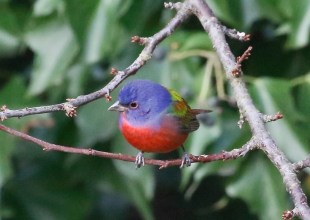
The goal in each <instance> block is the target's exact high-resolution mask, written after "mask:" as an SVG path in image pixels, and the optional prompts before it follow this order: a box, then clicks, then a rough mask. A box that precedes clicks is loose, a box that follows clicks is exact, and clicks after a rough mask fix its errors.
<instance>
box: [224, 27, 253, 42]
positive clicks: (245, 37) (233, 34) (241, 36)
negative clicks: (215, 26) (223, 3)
mask: <svg viewBox="0 0 310 220" xmlns="http://www.w3.org/2000/svg"><path fill="white" fill-rule="evenodd" d="M221 28H222V30H223V32H224V33H225V34H226V35H227V36H228V37H230V38H232V39H237V40H240V41H249V40H250V39H251V35H250V34H246V33H244V32H239V31H237V30H236V29H230V28H227V27H226V26H224V25H221Z"/></svg>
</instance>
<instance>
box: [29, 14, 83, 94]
mask: <svg viewBox="0 0 310 220" xmlns="http://www.w3.org/2000/svg"><path fill="white" fill-rule="evenodd" d="M34 23H35V24H34V25H33V26H34V27H30V28H29V30H28V31H27V33H26V35H25V39H26V42H27V44H28V45H29V46H30V47H31V49H32V50H33V51H34V52H35V53H36V59H35V64H34V68H33V73H32V75H31V83H30V87H29V94H30V95H37V94H39V93H42V92H43V91H45V90H46V89H47V88H48V87H50V86H52V85H57V84H60V83H61V82H62V80H63V79H64V73H65V71H66V70H67V68H68V66H69V65H70V63H71V62H72V60H73V58H74V57H75V55H76V54H77V52H78V45H77V43H76V41H75V38H74V35H73V33H72V31H71V29H70V27H69V26H68V23H67V22H66V20H65V19H63V18H57V19H48V20H44V21H43V22H36V21H34Z"/></svg>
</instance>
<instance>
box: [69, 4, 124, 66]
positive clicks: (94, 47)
mask: <svg viewBox="0 0 310 220" xmlns="http://www.w3.org/2000/svg"><path fill="white" fill-rule="evenodd" d="M123 5H126V4H123V1H120V0H116V1H105V0H90V1H87V2H85V1H83V0H69V1H67V12H68V15H69V20H70V23H71V26H72V28H73V30H74V32H75V34H76V36H77V39H78V40H79V43H80V45H81V48H82V54H83V55H82V56H83V58H84V60H85V61H86V62H87V63H90V64H92V63H96V62H98V61H100V60H101V59H102V58H111V57H112V56H113V55H115V54H116V53H117V52H118V50H119V48H121V47H122V46H123V44H124V43H125V42H128V39H127V40H126V39H125V36H124V31H123V29H122V27H121V26H120V25H119V22H118V17H119V13H120V11H122V7H123Z"/></svg>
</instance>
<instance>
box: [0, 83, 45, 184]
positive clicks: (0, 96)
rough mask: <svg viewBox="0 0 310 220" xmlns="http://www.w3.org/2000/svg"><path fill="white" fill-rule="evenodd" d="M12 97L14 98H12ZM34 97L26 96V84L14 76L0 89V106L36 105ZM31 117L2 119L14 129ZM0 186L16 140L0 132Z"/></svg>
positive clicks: (8, 171) (6, 173) (6, 171)
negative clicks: (28, 97)
mask: <svg viewBox="0 0 310 220" xmlns="http://www.w3.org/2000/svg"><path fill="white" fill-rule="evenodd" d="M12 97H14V98H12ZM37 104H38V102H37V100H36V99H31V100H29V99H27V98H26V86H25V84H24V82H23V81H22V79H21V78H19V77H15V78H12V79H11V80H10V82H9V83H8V84H6V86H5V87H4V88H2V90H0V106H3V105H6V106H7V107H8V108H11V109H18V108H21V107H25V106H33V105H37ZM47 117H48V116H46V115H42V116H37V119H36V120H42V119H44V118H45V119H46V118H47ZM30 120H33V119H31V118H30V117H22V118H20V119H18V120H17V119H16V118H12V119H9V120H7V121H4V122H3V124H4V125H6V126H8V127H12V128H14V129H17V130H19V129H21V128H22V127H23V126H24V125H25V124H26V123H27V122H29V121H30ZM0 140H1V141H0V144H1V147H0V186H1V185H2V184H3V183H4V181H5V180H6V179H7V178H8V177H9V176H10V175H11V172H12V171H11V155H12V153H13V150H14V148H15V144H16V142H17V140H19V139H17V138H16V137H14V136H12V135H10V134H7V133H5V132H2V131H1V132H0Z"/></svg>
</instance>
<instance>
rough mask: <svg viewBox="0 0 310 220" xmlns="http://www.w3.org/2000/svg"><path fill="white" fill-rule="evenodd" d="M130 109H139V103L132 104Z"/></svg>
mask: <svg viewBox="0 0 310 220" xmlns="http://www.w3.org/2000/svg"><path fill="white" fill-rule="evenodd" d="M129 107H130V108H131V109H136V108H138V102H131V103H130V104H129Z"/></svg>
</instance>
